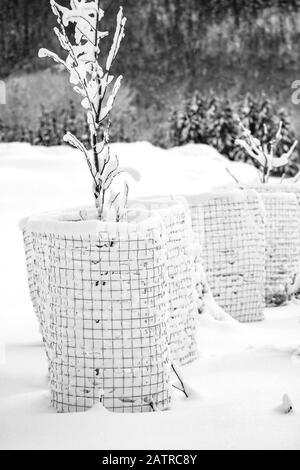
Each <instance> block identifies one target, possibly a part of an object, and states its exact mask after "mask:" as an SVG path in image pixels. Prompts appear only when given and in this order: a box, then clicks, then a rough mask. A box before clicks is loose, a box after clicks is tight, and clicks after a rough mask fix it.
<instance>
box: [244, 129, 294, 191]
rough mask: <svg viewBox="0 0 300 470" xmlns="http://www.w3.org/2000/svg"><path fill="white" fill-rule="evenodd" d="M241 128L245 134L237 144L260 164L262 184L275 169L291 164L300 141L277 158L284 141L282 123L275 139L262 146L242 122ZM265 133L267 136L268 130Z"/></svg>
mask: <svg viewBox="0 0 300 470" xmlns="http://www.w3.org/2000/svg"><path fill="white" fill-rule="evenodd" d="M240 126H241V129H242V131H243V133H242V137H241V138H240V139H237V140H236V144H237V145H239V146H240V147H242V148H243V149H244V150H245V151H246V152H247V153H248V155H249V156H250V157H251V158H252V159H253V160H255V161H256V162H257V163H258V165H259V168H260V170H261V182H262V183H267V182H268V180H269V177H270V175H271V172H272V170H273V169H275V168H281V167H283V166H286V165H287V164H288V163H289V159H290V158H291V156H292V155H293V153H294V151H295V149H296V147H297V145H298V141H296V142H294V143H293V145H292V146H291V148H290V149H289V150H288V152H286V153H283V154H282V155H281V157H276V156H275V153H276V149H277V147H278V145H279V143H280V142H281V140H282V122H280V124H279V128H278V131H277V133H276V136H275V138H274V139H273V140H271V141H270V142H268V143H267V144H262V143H261V142H260V141H259V140H258V139H256V138H255V137H254V136H253V135H252V134H251V132H250V130H249V129H247V128H246V127H245V126H244V125H243V124H242V123H241V122H240ZM265 133H266V134H267V131H266V130H265Z"/></svg>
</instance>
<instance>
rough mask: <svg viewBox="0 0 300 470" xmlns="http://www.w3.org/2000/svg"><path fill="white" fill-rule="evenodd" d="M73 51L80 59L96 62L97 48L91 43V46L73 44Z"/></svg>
mask: <svg viewBox="0 0 300 470" xmlns="http://www.w3.org/2000/svg"><path fill="white" fill-rule="evenodd" d="M73 51H74V54H75V56H76V59H77V60H78V61H82V62H85V63H86V62H95V60H96V52H97V50H96V48H95V47H94V46H93V45H92V44H91V45H90V46H87V45H86V44H85V45H79V46H73Z"/></svg>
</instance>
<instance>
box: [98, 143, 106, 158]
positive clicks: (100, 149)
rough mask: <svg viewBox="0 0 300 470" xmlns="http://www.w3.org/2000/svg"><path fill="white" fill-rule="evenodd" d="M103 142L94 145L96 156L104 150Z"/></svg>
mask: <svg viewBox="0 0 300 470" xmlns="http://www.w3.org/2000/svg"><path fill="white" fill-rule="evenodd" d="M105 143H106V142H105V140H103V141H102V142H99V143H98V144H97V145H96V152H97V154H98V155H100V154H101V153H102V152H103V150H104V147H105Z"/></svg>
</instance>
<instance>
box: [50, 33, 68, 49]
mask: <svg viewBox="0 0 300 470" xmlns="http://www.w3.org/2000/svg"><path fill="white" fill-rule="evenodd" d="M53 29H54V32H55V34H56V36H57V37H58V40H59V42H60V45H61V47H62V48H63V49H65V50H66V51H69V50H70V47H69V44H68V42H67V41H66V38H65V36H64V35H63V34H62V33H61V32H60V31H59V29H58V28H53Z"/></svg>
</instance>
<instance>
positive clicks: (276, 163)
mask: <svg viewBox="0 0 300 470" xmlns="http://www.w3.org/2000/svg"><path fill="white" fill-rule="evenodd" d="M288 163H289V159H288V158H287V155H286V154H285V155H282V156H281V157H278V158H274V159H273V162H272V166H273V168H281V167H282V166H285V165H287V164H288Z"/></svg>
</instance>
